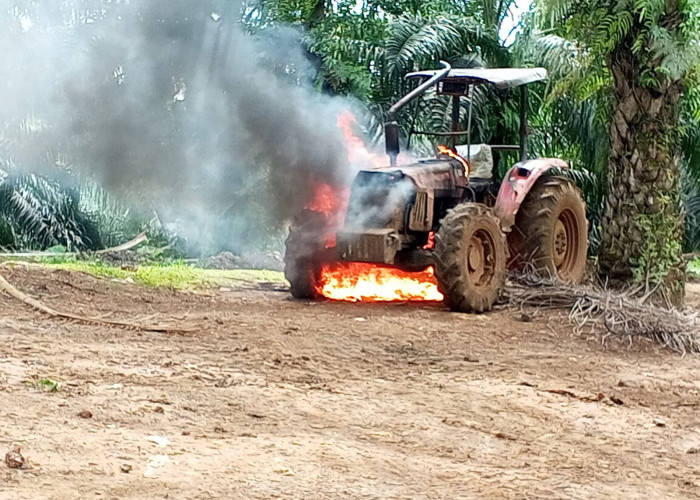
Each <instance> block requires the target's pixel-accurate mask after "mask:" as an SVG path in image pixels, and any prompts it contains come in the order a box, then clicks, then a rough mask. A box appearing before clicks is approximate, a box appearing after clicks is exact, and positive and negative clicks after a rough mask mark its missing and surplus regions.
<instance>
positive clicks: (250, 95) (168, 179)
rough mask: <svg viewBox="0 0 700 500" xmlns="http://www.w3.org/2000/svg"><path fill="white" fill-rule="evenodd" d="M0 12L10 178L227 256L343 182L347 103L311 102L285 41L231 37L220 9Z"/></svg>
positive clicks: (295, 44)
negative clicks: (169, 229)
mask: <svg viewBox="0 0 700 500" xmlns="http://www.w3.org/2000/svg"><path fill="white" fill-rule="evenodd" d="M0 3H2V4H4V5H3V8H2V10H1V11H0V42H1V43H2V47H4V48H5V50H3V51H2V53H0V74H2V75H3V80H2V81H1V82H0V91H1V92H2V94H3V96H4V99H3V103H2V106H0V126H1V127H2V128H1V129H0V134H1V135H0V155H5V156H10V157H11V158H12V159H13V161H14V163H15V164H16V165H17V166H18V167H19V168H23V169H26V170H30V171H36V172H42V173H49V174H51V175H54V176H55V175H58V174H61V175H66V176H68V177H73V176H74V175H75V174H78V175H79V176H82V177H91V178H94V179H96V180H97V181H98V182H99V183H100V184H101V185H102V186H104V187H106V188H107V189H108V190H110V191H112V192H114V193H135V194H136V195H138V196H140V197H141V198H143V199H144V200H146V201H147V202H148V203H149V204H151V205H152V206H153V207H154V208H155V209H156V210H157V211H158V212H159V214H160V215H161V217H162V218H163V219H164V220H166V221H175V220H177V221H178V223H179V225H180V228H181V230H183V231H184V232H185V234H187V235H189V236H190V238H191V239H195V240H196V239H201V240H202V241H207V242H208V243H209V244H211V243H214V244H218V245H219V246H220V247H226V246H228V247H229V248H233V249H241V248H244V247H245V241H247V240H249V239H251V238H254V236H255V233H256V232H260V231H265V230H266V229H267V228H268V227H269V225H273V226H274V225H277V226H279V225H280V224H281V223H282V222H283V221H284V220H286V219H289V218H290V217H291V216H293V214H294V213H295V212H296V211H298V210H299V209H300V208H301V207H302V206H303V205H304V203H305V202H306V201H307V199H308V196H309V193H308V192H307V186H309V180H310V179H315V180H317V181H321V182H330V183H334V182H339V181H341V180H345V179H344V177H345V176H346V175H348V174H349V171H348V166H347V152H346V148H345V144H344V140H343V137H342V134H341V131H340V130H339V129H338V127H337V126H336V116H337V115H338V114H339V113H340V112H341V111H342V110H343V109H344V108H345V109H346V108H347V103H345V102H343V101H342V100H340V99H333V98H330V97H328V96H324V95H321V94H319V93H318V92H316V91H315V90H314V89H313V87H312V78H313V75H314V69H313V67H312V66H311V64H310V62H309V60H308V58H307V57H306V56H305V54H304V51H303V49H302V47H301V45H300V43H299V38H300V36H299V33H298V32H297V31H295V30H292V29H288V28H287V29H285V28H276V29H274V30H273V29H268V30H265V31H264V34H263V35H257V36H256V35H250V34H246V33H244V31H243V30H242V29H241V27H240V25H239V19H240V15H241V13H240V10H239V9H240V6H239V5H238V4H237V3H236V2H231V1H225V0H198V1H191V0H141V1H139V0H131V1H128V0H123V1H118V0H117V1H111V2H108V1H105V0H102V1H98V0H84V1H82V2H78V3H77V4H79V7H76V2H58V1H56V2H53V1H52V2H38V1H28V0H27V1H24V2H12V1H9V2H8V1H7V0H0ZM266 226H267V227H266ZM212 238H218V239H219V240H220V241H213V240H212Z"/></svg>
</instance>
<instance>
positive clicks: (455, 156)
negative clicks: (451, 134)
mask: <svg viewBox="0 0 700 500" xmlns="http://www.w3.org/2000/svg"><path fill="white" fill-rule="evenodd" d="M438 153H439V154H441V155H447V156H449V157H450V158H452V159H454V160H457V161H458V162H460V163H461V164H462V166H463V167H464V172H465V175H466V176H467V177H469V172H470V167H469V162H468V161H467V160H466V158H463V157H462V156H459V155H458V154H457V153H455V152H454V151H452V150H451V149H450V148H448V147H447V146H443V145H442V144H440V145H439V146H438Z"/></svg>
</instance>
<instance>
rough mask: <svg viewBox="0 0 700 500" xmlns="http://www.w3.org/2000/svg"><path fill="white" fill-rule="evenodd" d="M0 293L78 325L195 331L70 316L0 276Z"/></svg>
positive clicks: (70, 314) (167, 331)
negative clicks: (78, 323) (76, 322)
mask: <svg viewBox="0 0 700 500" xmlns="http://www.w3.org/2000/svg"><path fill="white" fill-rule="evenodd" d="M0 292H5V293H7V294H8V295H10V296H11V297H14V298H15V299H17V300H19V301H21V302H24V303H25V304H27V305H29V306H30V307H32V308H33V309H36V310H37V311H40V312H42V313H44V314H48V315H49V316H51V317H52V318H65V319H70V320H73V321H78V322H80V323H86V324H91V325H95V324H97V325H107V326H118V327H122V328H128V329H130V330H141V331H147V332H161V333H169V332H180V333H182V332H192V331H194V330H195V329H193V328H179V327H170V326H164V325H141V324H138V323H131V322H127V321H118V320H110V319H102V318H91V317H87V316H80V315H78V314H72V313H67V312H62V311H58V310H56V309H53V308H51V307H49V306H47V305H46V304H44V303H43V302H41V301H39V300H37V299H35V298H33V297H31V296H29V295H27V294H26V293H24V292H22V291H20V290H18V289H17V288H15V287H14V286H13V285H12V284H10V283H9V282H8V281H7V280H6V279H5V278H3V277H2V276H1V275H0Z"/></svg>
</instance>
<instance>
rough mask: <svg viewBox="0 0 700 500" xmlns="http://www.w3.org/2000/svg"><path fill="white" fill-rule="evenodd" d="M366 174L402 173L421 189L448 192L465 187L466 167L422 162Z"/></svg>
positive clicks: (448, 162)
mask: <svg viewBox="0 0 700 500" xmlns="http://www.w3.org/2000/svg"><path fill="white" fill-rule="evenodd" d="M363 171H364V172H383V173H392V172H397V173H401V174H403V175H404V176H406V177H408V178H409V179H411V180H412V181H413V183H414V184H415V185H416V187H417V188H419V189H425V190H446V189H454V188H455V187H457V186H463V185H464V174H465V172H464V167H463V166H462V165H461V164H460V163H459V162H458V161H455V160H449V159H429V160H420V161H417V162H415V163H410V164H408V165H401V166H398V167H390V166H387V167H377V168H371V169H365V170H363Z"/></svg>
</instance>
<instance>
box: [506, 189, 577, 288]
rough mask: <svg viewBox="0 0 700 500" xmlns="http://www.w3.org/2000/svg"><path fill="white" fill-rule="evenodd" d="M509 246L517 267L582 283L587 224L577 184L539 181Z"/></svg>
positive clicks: (524, 204) (527, 198) (528, 197)
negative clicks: (526, 267)
mask: <svg viewBox="0 0 700 500" xmlns="http://www.w3.org/2000/svg"><path fill="white" fill-rule="evenodd" d="M509 243H510V250H511V254H512V256H513V257H514V258H515V262H516V263H517V264H518V266H517V267H524V266H526V265H527V264H531V265H533V267H534V270H535V271H536V272H537V273H539V274H542V275H545V276H548V277H552V278H556V279H559V280H562V281H565V282H569V283H574V284H577V283H580V282H581V281H583V277H584V274H585V272H586V259H587V255H588V221H587V219H586V204H585V202H584V201H583V198H582V197H581V191H580V190H579V189H578V187H577V186H576V184H574V182H573V181H572V180H570V179H567V178H566V177H558V176H547V177H541V178H540V179H538V180H537V182H536V183H535V185H534V186H533V187H532V190H531V191H530V192H529V193H528V195H527V197H526V198H525V201H524V202H523V204H522V205H521V206H520V210H519V211H518V214H517V215H516V217H515V226H514V227H513V230H512V231H511V234H510V236H509Z"/></svg>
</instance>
